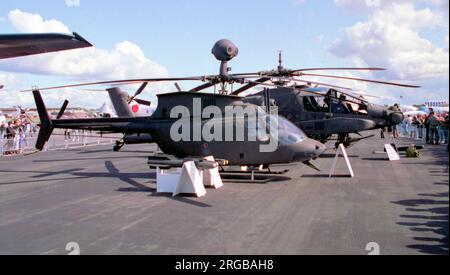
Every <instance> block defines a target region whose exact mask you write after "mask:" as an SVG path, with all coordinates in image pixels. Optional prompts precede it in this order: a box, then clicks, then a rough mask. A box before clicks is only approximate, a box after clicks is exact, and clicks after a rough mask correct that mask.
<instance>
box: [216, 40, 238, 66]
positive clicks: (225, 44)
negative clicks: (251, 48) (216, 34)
mask: <svg viewBox="0 0 450 275" xmlns="http://www.w3.org/2000/svg"><path fill="white" fill-rule="evenodd" d="M212 54H213V55H214V56H215V57H216V59H217V60H219V61H222V62H223V61H230V60H231V59H233V58H235V57H236V56H237V55H238V54H239V49H238V48H237V47H236V45H234V44H233V42H231V41H230V40H228V39H222V40H219V41H217V43H216V44H215V45H214V47H213V49H212Z"/></svg>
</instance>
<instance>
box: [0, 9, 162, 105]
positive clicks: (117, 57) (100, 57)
mask: <svg viewBox="0 0 450 275" xmlns="http://www.w3.org/2000/svg"><path fill="white" fill-rule="evenodd" d="M8 20H9V23H10V24H11V25H12V26H13V27H14V28H15V29H17V31H19V32H28V33H38V32H63V33H70V31H69V27H67V26H66V25H64V24H63V23H62V22H59V21H57V20H45V19H43V18H42V17H41V16H40V15H39V14H31V13H27V12H22V11H20V10H14V11H11V12H10V13H9V16H8ZM0 71H4V72H8V73H20V74H31V75H43V76H49V77H52V80H54V77H63V78H64V80H65V82H63V83H62V84H64V83H67V80H69V81H72V82H73V81H77V82H79V81H92V80H95V81H98V80H113V79H114V80H115V79H128V78H144V77H145V78H153V77H168V76H169V73H168V71H167V69H166V68H164V67H163V66H162V65H160V64H158V63H157V62H154V61H152V60H150V59H149V58H147V57H146V56H145V54H144V52H143V50H142V49H141V48H140V47H139V46H138V45H136V44H134V43H132V42H130V41H123V42H119V43H117V44H116V45H114V47H113V48H112V49H100V48H96V47H92V48H86V49H79V50H72V51H64V52H58V53H50V54H43V55H35V56H29V57H23V58H16V59H8V60H4V61H1V62H0ZM40 79H42V77H41V78H40ZM0 83H1V82H0ZM3 84H5V86H8V87H9V91H10V92H9V93H6V94H5V93H4V94H3V95H2V98H3V100H2V102H0V104H1V105H3V106H9V105H10V102H13V101H15V100H16V98H14V97H15V94H14V93H12V90H16V91H17V90H20V89H23V88H29V87H21V86H20V83H15V82H8V83H3ZM38 84H39V83H36V85H38ZM58 84H61V82H59V83H58ZM39 86H42V85H39ZM152 86H154V87H163V86H162V85H152ZM149 90H150V89H149ZM78 94H79V93H78ZM65 97H68V98H71V97H72V98H73V93H70V92H67V91H66V92H61V93H60V94H58V95H55V94H53V95H50V96H49V97H48V98H49V100H50V103H49V104H50V105H59V104H60V103H59V102H60V101H61V99H65ZM102 98H105V97H102ZM86 99H87V100H86ZM24 100H25V101H26V102H30V101H31V96H28V97H27V98H26V99H24ZM101 103H103V102H99V101H98V100H95V96H90V95H88V94H86V95H83V97H80V96H78V97H74V98H73V102H72V104H73V105H79V106H83V107H90V108H91V107H99V106H97V105H101ZM14 104H16V103H14Z"/></svg>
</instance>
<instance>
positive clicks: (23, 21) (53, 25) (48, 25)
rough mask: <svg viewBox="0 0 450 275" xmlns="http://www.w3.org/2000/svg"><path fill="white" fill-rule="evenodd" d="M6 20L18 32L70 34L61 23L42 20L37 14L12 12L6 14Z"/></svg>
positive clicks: (19, 11) (53, 20)
mask: <svg viewBox="0 0 450 275" xmlns="http://www.w3.org/2000/svg"><path fill="white" fill-rule="evenodd" d="M8 20H9V22H10V23H11V25H12V26H13V27H14V28H15V29H16V30H18V31H19V32H27V33H42V32H59V33H70V31H69V28H68V27H67V26H65V25H64V24H63V23H61V22H59V21H57V20H55V19H52V20H44V19H43V18H42V16H40V15H39V14H32V13H27V12H23V11H21V10H18V9H16V10H13V11H10V12H9V14H8Z"/></svg>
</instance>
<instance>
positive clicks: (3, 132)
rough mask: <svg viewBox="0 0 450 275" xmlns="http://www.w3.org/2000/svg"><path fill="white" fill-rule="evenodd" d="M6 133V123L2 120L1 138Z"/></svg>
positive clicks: (0, 127)
mask: <svg viewBox="0 0 450 275" xmlns="http://www.w3.org/2000/svg"><path fill="white" fill-rule="evenodd" d="M5 133H6V124H5V122H4V121H2V124H1V125H0V139H3V138H4V136H5Z"/></svg>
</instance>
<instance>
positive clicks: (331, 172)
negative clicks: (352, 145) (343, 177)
mask: <svg viewBox="0 0 450 275" xmlns="http://www.w3.org/2000/svg"><path fill="white" fill-rule="evenodd" d="M341 153H342V155H343V156H344V159H345V162H346V164H347V168H348V171H349V172H350V177H351V178H354V177H355V173H354V172H353V168H352V164H351V163H350V159H349V158H348V155H347V151H346V150H345V146H344V145H343V144H340V145H339V148H338V150H337V151H336V157H335V158H334V162H333V166H331V170H330V178H332V177H333V175H334V172H335V171H336V166H337V163H338V160H339V157H340V155H341Z"/></svg>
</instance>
